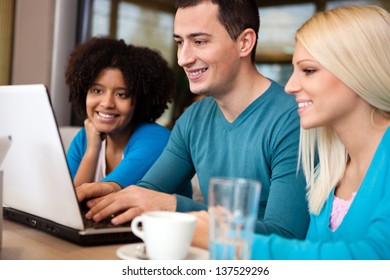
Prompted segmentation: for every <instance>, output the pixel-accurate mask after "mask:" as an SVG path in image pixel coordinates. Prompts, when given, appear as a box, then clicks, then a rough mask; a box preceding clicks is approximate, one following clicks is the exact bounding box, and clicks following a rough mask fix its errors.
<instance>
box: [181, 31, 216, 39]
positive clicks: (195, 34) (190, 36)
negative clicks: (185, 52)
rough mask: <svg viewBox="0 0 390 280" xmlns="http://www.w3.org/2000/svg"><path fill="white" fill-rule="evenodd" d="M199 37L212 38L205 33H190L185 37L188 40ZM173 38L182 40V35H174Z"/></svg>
mask: <svg viewBox="0 0 390 280" xmlns="http://www.w3.org/2000/svg"><path fill="white" fill-rule="evenodd" d="M198 36H211V35H210V34H209V33H205V32H196V33H190V34H189V35H187V36H185V37H187V38H194V37H198ZM173 37H174V38H182V36H180V35H177V34H175V33H174V34H173Z"/></svg>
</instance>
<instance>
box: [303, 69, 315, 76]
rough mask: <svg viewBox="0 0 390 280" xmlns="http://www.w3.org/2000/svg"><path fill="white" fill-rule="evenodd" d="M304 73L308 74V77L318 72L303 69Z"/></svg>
mask: <svg viewBox="0 0 390 280" xmlns="http://www.w3.org/2000/svg"><path fill="white" fill-rule="evenodd" d="M303 72H304V73H305V74H306V75H311V74H314V73H315V72H316V70H315V69H309V68H306V69H303Z"/></svg>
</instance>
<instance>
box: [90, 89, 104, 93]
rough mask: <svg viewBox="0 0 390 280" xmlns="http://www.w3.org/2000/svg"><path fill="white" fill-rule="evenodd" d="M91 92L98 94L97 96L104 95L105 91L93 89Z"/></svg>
mask: <svg viewBox="0 0 390 280" xmlns="http://www.w3.org/2000/svg"><path fill="white" fill-rule="evenodd" d="M90 91H91V92H93V93H96V94H101V93H103V91H102V90H101V89H98V88H92V89H91V90H90Z"/></svg>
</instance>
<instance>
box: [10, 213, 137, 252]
mask: <svg viewBox="0 0 390 280" xmlns="http://www.w3.org/2000/svg"><path fill="white" fill-rule="evenodd" d="M3 215H4V218H5V219H8V220H11V221H15V222H18V223H21V224H24V225H27V226H29V227H32V228H35V229H38V230H41V231H43V232H47V233H49V234H51V235H54V236H57V237H59V238H62V239H65V240H67V241H70V242H73V243H76V244H78V245H82V246H96V245H107V244H121V243H136V242H142V240H141V239H139V238H138V237H137V236H135V235H134V234H133V233H132V232H110V233H99V234H86V235H83V234H79V231H77V230H75V229H72V228H69V227H66V226H63V225H60V224H57V223H55V222H51V221H49V220H46V219H42V218H40V217H37V216H34V215H31V214H27V213H24V212H22V211H19V210H16V209H13V208H10V207H3Z"/></svg>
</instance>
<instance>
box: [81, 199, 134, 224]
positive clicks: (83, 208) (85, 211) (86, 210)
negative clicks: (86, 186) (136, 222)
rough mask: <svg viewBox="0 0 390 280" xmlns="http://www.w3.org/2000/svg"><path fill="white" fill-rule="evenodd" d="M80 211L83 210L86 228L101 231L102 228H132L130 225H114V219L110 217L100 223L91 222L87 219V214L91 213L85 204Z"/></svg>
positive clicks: (82, 204)
mask: <svg viewBox="0 0 390 280" xmlns="http://www.w3.org/2000/svg"><path fill="white" fill-rule="evenodd" d="M80 209H81V215H82V217H83V221H84V225H85V228H95V229H100V228H115V227H124V226H130V223H124V224H121V225H113V224H112V223H111V219H112V217H108V218H106V219H104V220H101V221H99V222H95V221H94V220H92V219H91V220H89V219H87V218H86V217H85V214H87V212H88V211H89V208H88V207H87V205H86V204H85V203H81V204H80Z"/></svg>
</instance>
